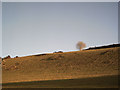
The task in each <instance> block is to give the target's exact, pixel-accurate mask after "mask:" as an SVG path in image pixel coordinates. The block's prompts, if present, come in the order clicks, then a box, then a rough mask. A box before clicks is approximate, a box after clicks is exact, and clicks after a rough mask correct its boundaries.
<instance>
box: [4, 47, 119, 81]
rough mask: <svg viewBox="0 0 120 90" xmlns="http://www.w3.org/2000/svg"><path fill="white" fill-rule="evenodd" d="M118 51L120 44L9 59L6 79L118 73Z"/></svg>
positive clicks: (68, 77) (5, 66) (72, 76)
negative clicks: (95, 48)
mask: <svg viewBox="0 0 120 90" xmlns="http://www.w3.org/2000/svg"><path fill="white" fill-rule="evenodd" d="M118 51H120V48H119V47H117V48H108V49H97V50H84V51H74V52H66V53H53V54H48V55H40V56H39V55H37V56H36V55H33V56H26V57H18V58H10V59H5V61H6V62H3V63H2V64H3V67H2V70H3V71H2V79H3V80H2V82H3V83H10V82H23V81H41V80H57V79H73V78H86V77H97V76H105V75H117V74H118Z"/></svg>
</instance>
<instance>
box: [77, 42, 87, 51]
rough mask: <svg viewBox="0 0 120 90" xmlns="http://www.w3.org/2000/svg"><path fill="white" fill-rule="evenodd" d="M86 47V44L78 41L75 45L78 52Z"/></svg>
mask: <svg viewBox="0 0 120 90" xmlns="http://www.w3.org/2000/svg"><path fill="white" fill-rule="evenodd" d="M85 47H86V44H85V43H84V42H82V41H79V42H78V43H77V44H76V48H77V49H79V50H82V49H83V48H85Z"/></svg>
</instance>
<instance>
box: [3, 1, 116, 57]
mask: <svg viewBox="0 0 120 90" xmlns="http://www.w3.org/2000/svg"><path fill="white" fill-rule="evenodd" d="M2 10H3V11H2V56H3V57H4V56H6V55H8V54H9V55H11V56H16V55H18V56H26V55H32V54H38V53H47V52H54V51H58V50H62V51H65V52H68V51H76V50H77V49H76V43H77V42H78V41H83V42H85V43H86V45H87V47H91V46H99V45H108V44H113V43H118V3H117V2H111V3H110V2H102V3H100V2H96V3H95V2H86V3H82V2H79V3H74V2H67V3H65V2H63V3H62V2H61V3H53V2H50V3H48V2H46V3H43V2H31V3H30V2H16V3H14V2H3V4H2Z"/></svg>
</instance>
